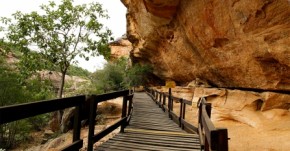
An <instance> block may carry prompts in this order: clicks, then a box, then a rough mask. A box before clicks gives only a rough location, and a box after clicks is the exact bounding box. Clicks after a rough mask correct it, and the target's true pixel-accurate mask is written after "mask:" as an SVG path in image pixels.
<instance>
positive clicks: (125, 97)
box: [120, 96, 128, 133]
mask: <svg viewBox="0 0 290 151" xmlns="http://www.w3.org/2000/svg"><path fill="white" fill-rule="evenodd" d="M127 100H128V97H127V96H124V97H123V107H122V119H123V118H124V117H126V116H127ZM126 123H127V122H124V123H122V125H121V130H120V132H121V133H124V129H125V126H126Z"/></svg>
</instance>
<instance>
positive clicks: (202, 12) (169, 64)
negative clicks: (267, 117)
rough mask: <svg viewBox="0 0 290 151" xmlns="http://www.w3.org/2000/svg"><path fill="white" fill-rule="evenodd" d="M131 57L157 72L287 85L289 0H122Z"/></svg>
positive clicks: (215, 81) (235, 83)
mask: <svg viewBox="0 0 290 151" xmlns="http://www.w3.org/2000/svg"><path fill="white" fill-rule="evenodd" d="M122 2H123V3H124V5H125V6H126V7H127V8H128V14H127V37H128V39H129V40H130V42H132V44H133V50H132V52H131V53H132V59H133V62H141V63H149V64H152V66H153V67H154V74H155V75H157V76H158V77H159V78H161V79H163V80H165V79H172V80H174V81H176V82H179V83H188V82H190V81H192V80H194V79H196V78H199V79H201V80H203V81H207V82H208V83H209V84H211V85H214V86H218V87H246V88H261V89H283V90H290V59H289V58H290V37H289V35H290V2H289V0H228V1H220V0H208V1H204V0H198V1H193V0H143V1H140V0H122Z"/></svg>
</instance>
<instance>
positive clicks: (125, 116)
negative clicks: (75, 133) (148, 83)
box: [87, 90, 133, 151]
mask: <svg viewBox="0 0 290 151" xmlns="http://www.w3.org/2000/svg"><path fill="white" fill-rule="evenodd" d="M117 97H123V105H122V117H121V119H120V120H118V121H117V122H115V123H114V124H113V125H111V126H109V127H108V128H106V129H104V130H103V131H101V132H99V133H97V134H94V131H95V117H96V111H97V106H98V103H100V102H103V101H106V100H109V99H114V98H117ZM132 100H133V94H130V91H129V90H125V91H118V92H112V93H109V94H102V95H95V96H92V98H91V100H90V107H91V108H90V117H89V123H90V124H89V134H88V148H87V150H88V151H92V150H93V145H94V143H96V142H97V141H99V140H100V139H102V138H103V137H104V136H106V135H108V134H109V133H111V132H112V131H113V130H115V129H116V128H118V127H119V126H121V130H120V132H124V128H125V127H126V126H127V125H128V122H129V121H130V118H131V115H132V110H133V103H132ZM128 101H129V107H128Z"/></svg>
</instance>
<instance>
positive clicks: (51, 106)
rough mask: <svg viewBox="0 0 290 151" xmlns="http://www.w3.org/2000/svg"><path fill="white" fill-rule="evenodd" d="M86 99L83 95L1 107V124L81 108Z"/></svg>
mask: <svg viewBox="0 0 290 151" xmlns="http://www.w3.org/2000/svg"><path fill="white" fill-rule="evenodd" d="M85 98H86V97H85V96H84V95H81V96H75V97H68V98H62V99H54V100H46V101H38V102H33V103H23V104H16V105H10V106H2V107H0V124H4V123H9V122H13V121H16V120H20V119H24V118H28V117H32V116H36V115H40V114H44V113H49V112H53V111H57V110H62V109H65V108H69V107H74V106H80V105H81V104H82V103H83V102H84V101H85ZM15 113H17V114H15Z"/></svg>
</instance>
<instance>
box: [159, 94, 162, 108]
mask: <svg viewBox="0 0 290 151" xmlns="http://www.w3.org/2000/svg"><path fill="white" fill-rule="evenodd" d="M161 99H162V92H160V93H159V103H158V104H159V107H160V108H161V107H162V103H161Z"/></svg>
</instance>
